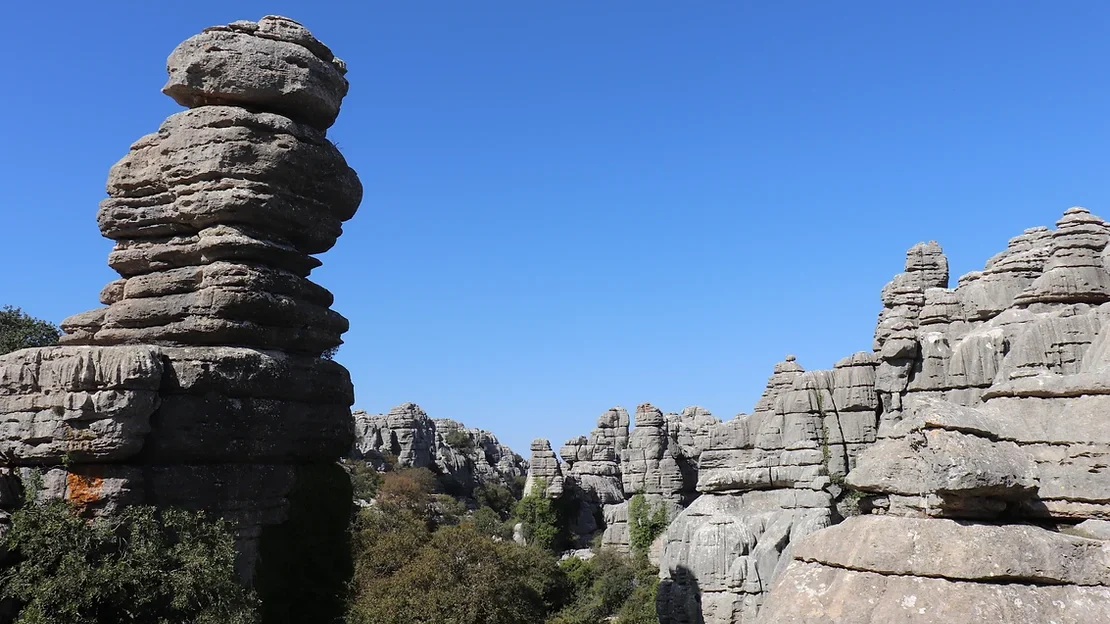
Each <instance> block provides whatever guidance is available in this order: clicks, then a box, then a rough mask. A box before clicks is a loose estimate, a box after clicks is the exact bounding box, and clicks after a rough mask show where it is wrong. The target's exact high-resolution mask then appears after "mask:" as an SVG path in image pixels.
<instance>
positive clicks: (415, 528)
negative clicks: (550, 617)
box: [348, 509, 567, 624]
mask: <svg viewBox="0 0 1110 624" xmlns="http://www.w3.org/2000/svg"><path fill="white" fill-rule="evenodd" d="M367 516H378V517H379V518H378V519H377V520H374V522H380V521H385V522H389V523H396V522H397V519H396V518H394V519H391V520H384V518H382V517H383V516H385V514H384V513H382V512H381V511H379V510H373V509H372V510H367ZM403 525H404V526H396V524H394V526H392V527H384V526H383V527H381V528H384V529H386V530H385V531H380V532H375V534H374V535H369V534H365V533H364V534H363V537H362V538H359V539H356V547H358V548H363V549H364V550H362V552H360V553H359V554H358V556H357V562H356V569H357V572H356V576H355V592H354V593H355V600H354V601H353V603H352V605H351V610H350V613H349V615H348V622H350V623H351V624H411V623H414V622H427V623H432V622H434V623H435V624H518V623H521V622H543V621H544V619H545V618H546V616H547V614H548V613H549V612H550V611H551V610H552V609H553V608H556V607H558V606H560V605H561V604H562V600H563V599H564V596H565V595H566V593H567V591H566V582H565V580H564V578H563V576H562V574H561V572H560V570H559V568H558V566H557V565H556V564H555V560H554V557H552V556H551V555H550V554H548V553H546V552H544V551H542V550H540V549H538V548H535V547H525V546H521V545H519V544H515V543H513V542H511V541H495V540H493V539H490V537H489V536H488V535H485V534H483V533H482V532H480V531H479V530H478V529H477V524H476V523H474V522H470V521H464V522H463V523H461V524H460V525H458V526H452V527H443V528H440V529H439V530H437V531H435V532H433V533H432V534H431V536H430V539H429V538H428V537H427V533H423V534H422V531H424V530H426V527H425V525H424V524H423V523H422V522H420V521H419V519H417V518H414V517H411V516H410V517H409V518H408V519H407V520H404V521H403ZM402 536H403V537H402ZM383 537H384V538H386V539H389V538H392V540H393V541H394V547H392V548H389V549H387V550H389V551H391V552H385V550H386V549H383V548H382V545H381V544H380V543H379V541H378V540H379V539H381V538H383ZM363 538H373V539H370V540H366V539H363ZM398 546H399V547H398Z"/></svg>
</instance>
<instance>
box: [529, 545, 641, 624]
mask: <svg viewBox="0 0 1110 624" xmlns="http://www.w3.org/2000/svg"><path fill="white" fill-rule="evenodd" d="M559 567H560V568H561V569H562V571H563V573H564V574H565V575H566V577H567V582H568V584H569V585H570V587H571V588H572V596H573V597H572V599H571V600H569V601H568V605H567V606H566V607H565V608H563V609H562V610H561V611H559V612H558V613H556V614H555V615H554V616H553V617H551V618H550V619H549V620H548V621H547V623H546V624H603V623H606V622H616V624H654V623H655V622H658V618H657V616H656V609H655V595H656V589H657V587H658V585H659V578H658V577H659V573H658V570H657V569H656V568H655V567H653V566H651V565H650V564H648V563H647V561H646V560H638V559H633V558H632V557H629V556H628V555H626V554H623V553H619V552H616V551H613V550H608V549H602V550H600V551H599V552H598V553H597V555H596V556H595V557H593V558H592V559H590V560H588V561H585V560H582V559H578V558H576V557H571V558H569V559H566V560H565V561H563V562H561V563H560V564H559Z"/></svg>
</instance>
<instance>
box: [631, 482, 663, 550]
mask: <svg viewBox="0 0 1110 624" xmlns="http://www.w3.org/2000/svg"><path fill="white" fill-rule="evenodd" d="M667 524H669V519H668V518H667V506H666V505H665V504H664V503H662V502H661V503H660V504H659V506H657V507H653V506H652V505H651V503H649V502H648V500H647V497H645V496H644V495H643V493H642V492H637V493H636V494H635V495H634V496H633V497H632V500H630V501H629V502H628V533H629V540H628V541H629V545H630V546H631V547H632V553H633V554H634V555H636V556H639V557H645V558H646V557H647V554H648V550H650V549H651V545H652V543H654V542H655V540H656V539H657V538H658V537H659V536H660V535H662V534H663V532H664V531H666V530H667Z"/></svg>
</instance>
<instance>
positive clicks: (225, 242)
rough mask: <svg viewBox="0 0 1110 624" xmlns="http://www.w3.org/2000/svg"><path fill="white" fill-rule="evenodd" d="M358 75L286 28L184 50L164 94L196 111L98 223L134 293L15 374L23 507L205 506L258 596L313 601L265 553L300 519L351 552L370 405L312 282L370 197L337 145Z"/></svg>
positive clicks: (9, 370) (122, 175)
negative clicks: (360, 450)
mask: <svg viewBox="0 0 1110 624" xmlns="http://www.w3.org/2000/svg"><path fill="white" fill-rule="evenodd" d="M344 71H345V70H344V67H343V64H342V62H341V61H339V60H338V59H336V58H335V57H334V56H333V55H331V53H330V51H328V50H327V48H326V46H324V45H323V44H321V43H320V42H318V41H317V40H316V39H315V38H313V37H312V35H311V34H309V33H308V31H307V30H305V29H304V27H303V26H301V25H299V24H297V23H296V22H293V21H292V20H289V19H287V18H283V17H275V16H268V17H265V18H263V19H262V20H260V21H259V22H257V23H254V22H236V23H234V24H231V25H229V26H221V27H216V28H213V29H208V30H206V31H205V32H204V33H202V34H200V35H197V36H196V37H193V38H191V39H189V40H188V41H186V42H185V43H183V44H181V46H179V47H178V49H177V50H175V51H174V52H173V54H172V55H171V57H170V60H169V72H170V80H169V83H168V84H167V86H166V88H165V92H166V93H167V94H168V95H171V96H172V97H173V98H174V99H175V100H177V101H178V102H179V103H181V104H184V105H185V106H187V107H189V110H186V111H183V112H180V113H177V114H175V115H172V116H171V117H169V118H168V119H167V120H166V121H165V122H164V123H163V124H162V125H161V127H160V128H159V129H158V131H157V132H154V133H152V134H149V135H147V136H145V137H143V138H141V139H139V140H138V141H137V142H135V143H134V144H133V145H132V146H131V150H130V151H129V152H128V153H127V155H126V156H124V157H123V159H122V160H120V161H119V162H118V163H117V164H116V165H115V166H113V167H112V169H111V171H110V173H109V176H108V184H107V191H108V197H107V199H105V200H104V201H102V202H101V205H100V209H99V211H98V213H97V222H98V224H99V227H100V231H101V233H102V234H103V235H104V236H106V237H107V238H110V239H112V240H113V241H115V245H114V247H113V249H112V252H111V254H110V255H109V260H108V263H109V265H110V266H111V267H112V268H113V269H115V270H116V272H117V273H119V275H120V279H118V280H116V281H114V282H112V283H110V284H108V285H107V286H106V287H105V288H104V289H103V291H102V292H101V301H102V303H103V304H104V305H105V307H102V308H99V309H97V310H93V311H90V312H86V313H83V314H79V315H76V316H74V317H71V318H69V319H67V320H66V321H65V322H63V324H62V327H63V330H64V331H65V335H64V336H63V337H62V340H61V346H57V347H48V348H42V349H29V350H24V351H19V352H16V353H13V354H9V355H7V356H3V357H0V455H2V456H3V457H4V459H5V461H4V464H5V468H4V470H3V473H2V474H0V480H2V481H3V482H4V483H3V486H2V487H0V492H2V493H3V494H2V495H0V505H2V506H3V507H4V508H5V509H11V507H13V506H14V505H16V504H18V500H19V498H20V496H19V492H20V491H21V488H22V485H21V484H22V482H23V481H24V480H25V479H26V478H28V477H30V476H31V473H32V471H34V472H37V473H38V474H39V476H40V477H41V481H42V484H43V488H42V490H41V491H40V494H41V495H42V496H53V497H60V498H65V499H67V500H69V501H71V502H74V503H75V504H78V505H79V506H82V507H84V508H85V509H86V510H87V511H90V512H99V513H110V512H111V510H112V509H114V508H115V507H117V506H118V505H120V504H133V503H149V504H155V505H159V506H174V507H187V508H193V509H205V510H208V511H210V512H212V513H214V514H216V515H218V516H221V517H224V518H227V519H228V520H230V521H231V523H232V526H233V527H234V529H235V532H236V538H237V540H238V546H239V551H240V559H239V568H240V571H241V573H242V576H243V578H244V579H245V580H248V581H250V580H252V579H256V578H257V579H258V583H259V584H260V586H259V589H260V593H261V594H262V595H263V597H264V598H272V597H274V596H278V598H276V599H277V600H281V601H292V602H295V601H296V600H299V598H298V595H299V594H298V588H297V587H296V583H295V582H294V581H293V579H292V577H291V576H289V574H290V571H288V570H284V571H283V570H280V569H277V568H273V567H271V568H265V563H266V561H268V560H272V561H274V562H278V561H280V560H281V559H280V558H278V557H276V556H275V557H269V558H267V557H266V552H268V551H269V550H270V549H276V550H275V552H276V551H277V550H281V551H284V552H288V551H289V549H290V548H293V549H295V548H296V547H297V546H296V544H294V543H292V542H286V541H283V540H284V539H285V538H287V537H288V536H289V535H290V534H291V533H292V532H293V530H292V529H290V528H289V527H287V526H286V523H287V521H288V520H289V519H290V518H291V517H294V516H298V517H300V516H304V514H305V511H307V508H308V507H311V513H312V514H315V515H316V517H318V518H319V519H320V522H319V523H316V524H313V525H312V526H305V525H299V527H298V528H297V529H296V532H299V533H301V534H302V537H303V536H304V535H305V534H308V533H311V534H312V535H311V537H312V540H315V541H314V542H313V543H315V544H316V545H317V547H319V548H327V547H329V546H328V545H334V546H336V547H337V549H338V548H340V547H342V543H343V540H344V524H345V522H346V520H345V519H346V518H347V517H348V516H347V514H348V513H349V506H350V504H349V500H344V499H345V498H346V499H349V494H350V484H349V482H348V481H347V479H346V476H345V475H344V473H343V472H342V469H341V468H340V467H339V466H338V465H337V464H336V460H337V459H338V458H340V457H341V456H343V455H344V454H346V452H347V451H348V450H349V449H350V447H351V443H352V440H353V432H354V429H353V421H352V419H351V413H350V405H351V404H352V402H353V400H354V392H353V388H352V385H351V381H350V378H349V375H348V373H347V371H346V370H345V369H344V368H343V367H342V366H340V365H339V364H338V363H336V362H333V361H330V360H328V359H324V358H322V357H321V355H322V354H324V353H326V352H328V351H330V350H333V349H334V348H335V347H337V346H338V345H339V344H340V343H341V338H340V336H341V334H342V333H343V332H344V331H346V329H347V321H346V320H345V319H344V318H343V317H342V316H341V315H339V314H338V313H336V312H334V311H332V310H331V309H330V305H331V304H332V296H331V294H330V293H329V292H328V291H327V290H326V289H325V288H323V287H321V286H319V285H317V284H314V283H313V282H312V281H310V280H309V279H308V275H309V273H310V272H311V271H312V269H314V268H315V267H317V266H319V265H320V261H319V260H317V259H315V258H314V257H313V255H315V254H319V253H322V252H324V251H327V250H328V249H330V248H331V247H332V246H333V245H334V244H335V242H336V240H337V238H338V237H339V235H340V234H341V233H342V227H341V225H342V223H343V222H344V221H346V220H348V219H350V218H351V217H352V216H353V215H354V213H355V210H356V209H357V208H358V205H359V202H360V201H361V197H362V187H361V184H360V183H359V180H358V177H357V175H356V174H355V172H354V171H353V170H351V168H350V167H348V166H347V164H346V162H345V161H344V159H343V156H342V155H341V154H340V153H339V151H338V150H337V149H336V148H335V146H334V145H333V144H332V143H331V142H330V141H329V140H328V139H327V137H326V135H325V130H326V128H327V127H328V126H329V125H331V122H332V121H334V119H335V115H336V114H338V110H339V103H340V101H341V100H342V97H343V95H344V94H345V93H346V90H347V83H346V79H345V78H343V73H344ZM329 496H330V498H329ZM260 552H261V555H262V556H261V557H259V554H260ZM308 559H309V558H306V561H307V560H308ZM305 565H311V563H306V564H305ZM260 566H262V567H260ZM319 572H320V573H321V575H322V576H324V577H330V576H333V575H329V574H328V573H327V570H320V571H319ZM301 573H308V574H312V573H313V572H312V571H311V570H309V571H301ZM306 599H307V598H306Z"/></svg>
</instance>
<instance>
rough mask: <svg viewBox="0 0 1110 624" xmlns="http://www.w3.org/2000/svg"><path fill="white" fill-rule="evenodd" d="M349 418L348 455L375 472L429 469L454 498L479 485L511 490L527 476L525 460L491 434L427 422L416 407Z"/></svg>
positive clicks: (359, 413) (445, 421)
mask: <svg viewBox="0 0 1110 624" xmlns="http://www.w3.org/2000/svg"><path fill="white" fill-rule="evenodd" d="M354 419H355V447H354V451H353V452H352V456H353V457H355V458H357V459H364V460H366V461H368V462H370V463H371V464H374V465H375V466H376V467H378V468H383V467H384V466H385V464H390V465H391V466H392V467H400V468H429V469H431V470H432V471H433V472H435V473H436V474H438V475H439V476H440V480H441V481H442V482H443V483H444V485H445V486H446V487H447V489H448V490H449V491H450V492H452V493H455V494H457V495H459V496H463V497H469V496H471V494H472V493H473V491H474V489H475V488H476V487H479V486H483V485H500V486H503V487H506V488H509V489H510V490H513V491H516V490H517V489H519V486H518V485H517V483H516V481H517V479H520V478H523V477H524V476H525V475H527V474H528V462H527V461H525V460H524V458H522V457H521V456H520V455H517V454H516V453H514V452H513V450H512V449H510V448H509V447H507V446H505V445H504V444H501V442H499V441H498V440H497V437H496V436H494V435H493V434H492V433H490V432H488V431H484V430H482V429H471V428H467V427H464V426H463V425H462V424H460V423H457V422H455V421H453V420H448V419H446V418H437V419H431V418H428V415H427V414H426V413H425V412H424V410H422V409H420V406H419V405H416V404H415V403H405V404H403V405H399V406H397V407H395V408H393V409H391V410H389V414H384V415H383V414H376V415H374V414H367V413H366V412H363V411H356V412H354Z"/></svg>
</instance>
